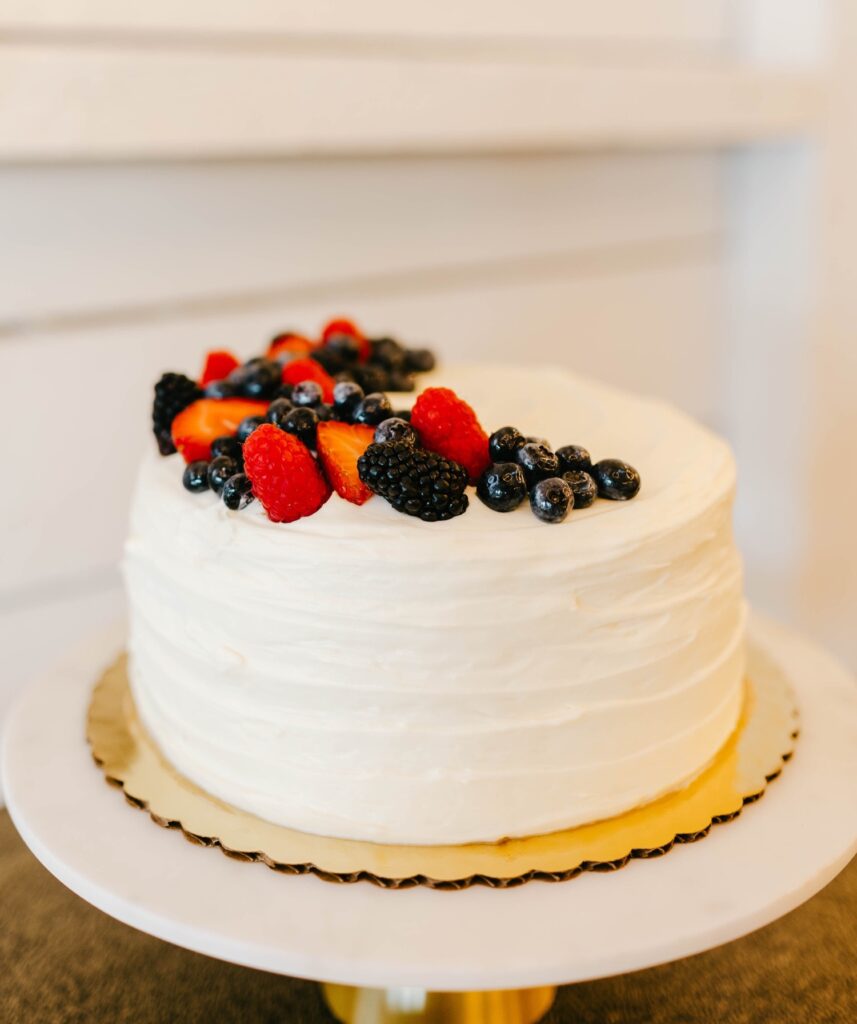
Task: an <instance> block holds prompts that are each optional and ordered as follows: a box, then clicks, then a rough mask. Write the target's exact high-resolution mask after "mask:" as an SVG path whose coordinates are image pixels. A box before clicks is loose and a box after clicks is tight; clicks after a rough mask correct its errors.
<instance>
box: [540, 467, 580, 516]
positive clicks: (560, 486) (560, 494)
mask: <svg viewBox="0 0 857 1024" xmlns="http://www.w3.org/2000/svg"><path fill="white" fill-rule="evenodd" d="M573 506H574V495H573V494H572V493H571V488H570V487H569V486H568V484H567V483H566V482H565V480H563V479H562V478H561V477H558V476H552V477H548V479H547V480H540V481H539V482H538V483H537V484H536V485H535V487H533V489H532V490H531V491H530V507H531V508H532V510H533V512H534V513H535V515H536V516H537V518H539V519H541V521H542V522H543V523H561V522H562V521H563V519H565V517H566V516H567V515H568V512H569V509H571V508H572V507H573Z"/></svg>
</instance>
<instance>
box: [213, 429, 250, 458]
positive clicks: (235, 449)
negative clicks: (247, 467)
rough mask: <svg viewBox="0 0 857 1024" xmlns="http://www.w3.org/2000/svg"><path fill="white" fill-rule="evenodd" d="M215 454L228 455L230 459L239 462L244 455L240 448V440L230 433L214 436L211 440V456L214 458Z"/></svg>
mask: <svg viewBox="0 0 857 1024" xmlns="http://www.w3.org/2000/svg"><path fill="white" fill-rule="evenodd" d="M217 455H228V456H229V458H230V459H235V461H236V462H240V461H241V459H242V458H243V457H244V456H243V453H242V450H241V442H240V441H239V440H238V438H237V437H233V436H232V435H231V434H225V435H224V436H223V437H215V439H214V440H213V441H212V442H211V457H212V458H214V457H215V456H217Z"/></svg>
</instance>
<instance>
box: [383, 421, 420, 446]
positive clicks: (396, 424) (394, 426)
mask: <svg viewBox="0 0 857 1024" xmlns="http://www.w3.org/2000/svg"><path fill="white" fill-rule="evenodd" d="M417 440H418V438H417V432H416V430H414V428H413V427H412V426H411V425H410V423H408V421H407V420H402V419H399V417H398V416H391V417H390V418H389V419H386V420H381V422H380V423H379V424H378V426H377V427H375V444H386V443H387V442H388V441H407V442H408V444H416V443H417Z"/></svg>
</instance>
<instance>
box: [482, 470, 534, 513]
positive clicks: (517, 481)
mask: <svg viewBox="0 0 857 1024" xmlns="http://www.w3.org/2000/svg"><path fill="white" fill-rule="evenodd" d="M476 493H477V494H478V495H479V497H480V499H481V500H482V501H483V502H484V503H485V504H486V505H487V506H488V508H492V509H494V511H495V512H511V511H512V510H513V509H516V508H517V507H518V506H519V505H520V504H521V502H522V501H523V500H524V498H526V496H527V480H526V477H525V476H524V471H523V470H522V469H521V467H520V466H519V465H518V464H517V463H516V462H495V463H494V465H493V466H489V467H488V468H487V469H486V470H485V472H484V473H483V474H482V476H480V477H479V482H478V483H477V484H476Z"/></svg>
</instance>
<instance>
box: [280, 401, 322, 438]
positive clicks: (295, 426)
mask: <svg viewBox="0 0 857 1024" xmlns="http://www.w3.org/2000/svg"><path fill="white" fill-rule="evenodd" d="M279 426H280V429H281V430H285V432H286V433H287V434H294V436H295V437H297V438H298V440H300V441H303V443H304V444H305V445H307V446H308V447H309V448H315V432H316V428H317V427H318V416H317V415H316V412H315V410H314V409H308V408H307V407H306V406H295V407H294V409H291V410H290V411H289V412H287V413H286V415H285V416H284V417H283V419H282V420H281V422H280V424H279Z"/></svg>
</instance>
